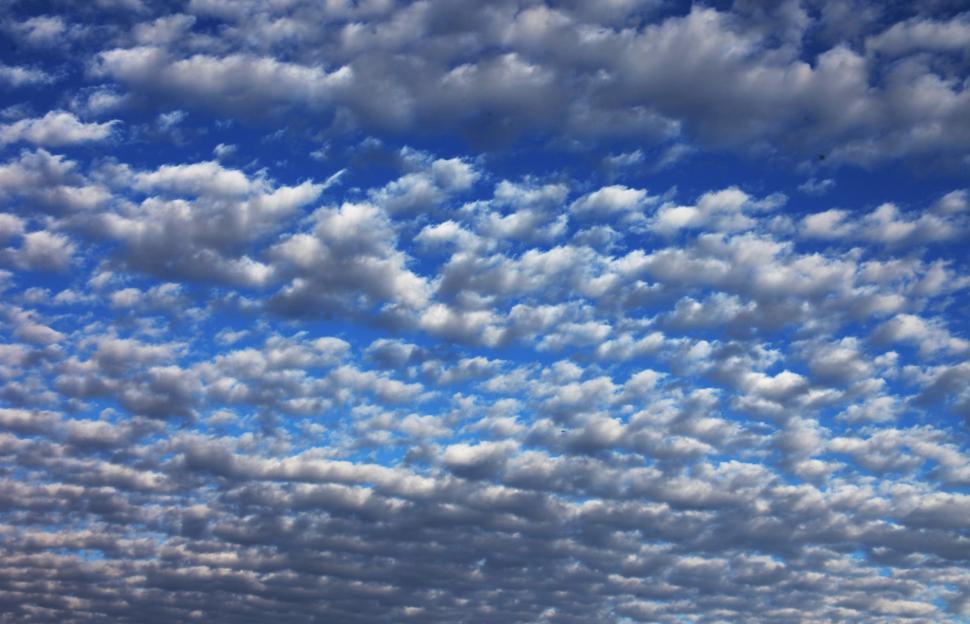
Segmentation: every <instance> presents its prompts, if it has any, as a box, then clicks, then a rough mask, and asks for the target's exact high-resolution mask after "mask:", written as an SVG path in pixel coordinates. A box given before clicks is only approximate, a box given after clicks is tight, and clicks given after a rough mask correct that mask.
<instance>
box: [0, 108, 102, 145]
mask: <svg viewBox="0 0 970 624" xmlns="http://www.w3.org/2000/svg"><path fill="white" fill-rule="evenodd" d="M117 123H119V122H118V121H116V120H115V121H109V122H105V123H83V122H81V121H80V120H79V119H78V118H77V117H75V116H74V114H73V113H68V112H66V111H51V112H49V113H47V114H46V115H44V116H43V117H40V118H37V119H21V120H20V121H16V122H14V123H11V124H3V125H0V143H17V142H20V141H26V142H28V143H32V144H34V145H42V146H45V147H47V146H50V147H60V146H64V145H73V144H75V143H87V142H91V141H103V140H105V139H107V138H108V137H109V136H111V133H112V128H113V127H114V126H115V125H116V124H117Z"/></svg>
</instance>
